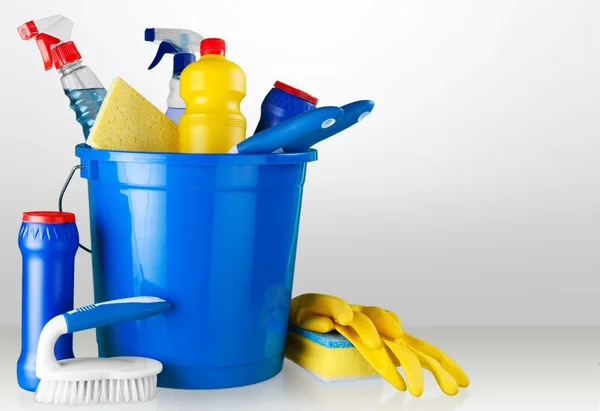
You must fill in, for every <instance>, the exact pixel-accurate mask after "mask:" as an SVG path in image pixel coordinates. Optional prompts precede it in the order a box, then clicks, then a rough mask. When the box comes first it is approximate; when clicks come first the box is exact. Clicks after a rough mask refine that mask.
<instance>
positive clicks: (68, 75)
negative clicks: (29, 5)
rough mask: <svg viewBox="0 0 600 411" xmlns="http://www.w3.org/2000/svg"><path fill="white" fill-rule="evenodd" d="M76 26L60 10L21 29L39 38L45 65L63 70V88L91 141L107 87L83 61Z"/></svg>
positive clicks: (26, 36) (25, 36) (25, 35)
mask: <svg viewBox="0 0 600 411" xmlns="http://www.w3.org/2000/svg"><path fill="white" fill-rule="evenodd" d="M72 28H73V22H72V21H71V20H70V19H68V18H66V17H64V16H61V15H60V14H57V15H55V16H50V17H45V18H43V19H38V20H31V21H28V22H26V23H25V24H22V25H21V26H19V27H18V28H17V30H18V32H19V35H20V36H21V38H22V39H23V40H31V39H35V42H36V43H37V46H38V48H39V49H40V53H41V56H42V60H43V61H44V69H45V70H50V69H51V68H52V66H54V68H56V70H58V71H59V73H60V74H61V79H60V82H61V83H62V87H63V90H64V92H65V94H66V95H67V97H68V98H69V102H70V104H71V109H72V110H73V111H74V112H75V118H76V119H77V122H78V123H79V124H81V127H82V128H83V135H84V137H85V140H86V141H87V138H88V135H89V134H90V130H91V128H92V126H93V125H94V122H95V121H96V116H97V115H98V111H99V110H100V106H101V105H102V102H103V101H104V98H105V97H106V89H105V88H104V87H103V86H102V83H100V80H98V78H97V77H96V75H95V74H94V73H93V72H92V70H91V69H90V68H88V67H87V66H85V65H84V64H83V62H82V60H81V54H80V53H79V51H78V50H77V47H76V46H75V43H73V42H72V41H71V40H70V37H71V29H72Z"/></svg>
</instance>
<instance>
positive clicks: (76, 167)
mask: <svg viewBox="0 0 600 411" xmlns="http://www.w3.org/2000/svg"><path fill="white" fill-rule="evenodd" d="M82 168H85V166H84V165H82V164H79V165H76V166H75V167H73V168H72V169H71V172H70V173H69V176H68V177H67V181H65V184H64V185H63V187H62V189H61V190H60V195H59V196H58V211H60V212H62V210H63V207H62V203H63V197H64V196H65V191H67V187H68V186H69V183H70V182H71V179H72V178H73V174H75V171H77V170H79V169H82ZM79 248H81V249H82V250H84V251H87V252H88V253H90V254H91V253H92V250H90V249H89V248H87V247H86V246H84V245H83V244H81V243H79Z"/></svg>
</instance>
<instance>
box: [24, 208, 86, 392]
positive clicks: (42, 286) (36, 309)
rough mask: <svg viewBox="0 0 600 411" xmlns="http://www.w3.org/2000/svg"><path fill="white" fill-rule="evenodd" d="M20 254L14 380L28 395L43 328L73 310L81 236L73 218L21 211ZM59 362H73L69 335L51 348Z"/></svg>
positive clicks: (33, 387) (33, 383) (58, 213)
mask: <svg viewBox="0 0 600 411" xmlns="http://www.w3.org/2000/svg"><path fill="white" fill-rule="evenodd" d="M18 244H19V249H20V251H21V256H22V276H23V277H22V300H21V353H20V355H19V359H18V360H17V367H16V371H17V381H18V383H19V386H20V387H21V388H23V389H24V390H27V391H35V390H36V388H37V385H38V383H39V381H40V380H39V378H37V376H36V373H35V370H36V353H37V345H38V340H39V337H40V334H41V332H42V329H43V328H44V325H46V323H47V322H48V321H50V320H51V319H52V318H54V317H55V316H57V315H59V314H63V313H65V312H67V311H70V310H72V309H73V294H74V281H75V274H74V273H75V268H74V267H75V255H76V253H77V248H78V246H79V232H78V231H77V225H76V223H75V214H73V213H67V212H61V211H28V212H24V213H23V221H22V223H21V229H20V230H19V240H18ZM54 354H55V356H56V359H57V360H63V359H67V358H73V357H74V355H73V336H72V334H65V335H63V336H61V337H60V338H59V339H58V341H57V343H56V345H55V347H54Z"/></svg>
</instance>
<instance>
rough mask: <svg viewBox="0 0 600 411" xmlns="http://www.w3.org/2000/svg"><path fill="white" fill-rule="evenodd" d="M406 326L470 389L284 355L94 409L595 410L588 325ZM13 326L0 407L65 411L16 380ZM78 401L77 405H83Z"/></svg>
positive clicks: (597, 344) (87, 338) (1, 344)
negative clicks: (229, 380)
mask: <svg viewBox="0 0 600 411" xmlns="http://www.w3.org/2000/svg"><path fill="white" fill-rule="evenodd" d="M407 331H410V332H412V334H414V335H416V336H418V337H420V338H422V339H424V340H425V341H428V342H430V343H432V344H434V345H436V346H438V347H439V348H441V349H442V350H444V351H446V352H447V353H448V354H449V355H450V356H452V357H453V358H454V359H455V360H457V361H458V362H459V364H461V366H462V367H463V368H464V369H465V370H466V372H467V373H468V375H469V377H470V379H471V386H470V387H469V388H467V389H462V390H461V391H460V392H459V394H458V395H456V396H454V397H449V396H445V395H444V394H443V393H442V392H441V391H440V390H439V388H438V387H437V385H436V383H435V380H434V379H433V377H432V376H431V375H430V374H429V372H426V375H425V393H424V394H423V396H421V397H420V398H413V397H411V396H410V394H408V393H405V392H398V391H396V390H395V389H393V388H392V387H391V386H390V385H388V384H387V383H386V382H385V381H384V380H365V381H355V382H342V383H329V384H326V383H323V382H320V381H318V380H316V379H315V378H314V377H313V376H311V375H310V374H308V373H307V372H306V371H304V370H303V369H301V368H300V367H298V366H297V365H296V364H293V363H291V362H289V361H287V360H286V363H285V366H284V369H283V371H282V372H281V373H280V374H279V375H278V376H276V377H275V378H273V379H271V380H269V381H265V382H263V383H260V384H255V385H252V386H247V387H240V388H235V389H224V390H208V391H185V390H172V389H163V388H159V389H158V394H157V396H156V398H155V399H154V400H153V401H150V402H147V403H140V404H123V405H95V406H93V407H87V408H88V409H94V410H97V411H103V410H131V411H138V410H148V411H150V410H168V411H185V410H195V411H197V410H261V411H267V410H286V411H287V410H289V411H299V410H307V411H317V410H327V411H331V410H346V411H350V410H361V411H363V410H405V411H409V410H410V411H437V410H440V411H442V410H443V411H458V410H460V411H466V410H473V411H475V410H477V411H483V410H485V411H487V410H502V411H507V410H509V411H515V410H521V409H522V410H544V411H548V410H561V411H579V410H598V409H599V408H598V407H599V396H598V393H599V389H598V388H599V378H598V377H599V367H598V362H599V359H600V354H599V353H600V339H599V338H598V337H599V333H598V330H597V329H581V328H574V329H524V328H521V329H515V328H506V329H482V328H471V329H450V328H448V329H443V328H442V329H431V328H416V329H415V328H413V329H408V328H407ZM95 350H96V345H95V341H94V334H93V332H91V331H86V332H83V333H78V334H76V335H75V354H76V356H77V355H80V356H89V355H94V354H95V352H96V351H95ZM19 351H20V333H19V329H18V328H0V387H1V388H0V389H1V391H0V410H1V411H19V410H39V411H42V410H48V411H52V410H64V409H72V407H60V406H47V405H43V404H36V403H34V401H33V394H32V393H30V392H27V391H24V390H21V389H20V388H19V386H18V385H17V382H16V374H15V364H16V360H17V358H18V356H19ZM84 408H86V407H84Z"/></svg>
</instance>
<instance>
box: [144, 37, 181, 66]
mask: <svg viewBox="0 0 600 411" xmlns="http://www.w3.org/2000/svg"><path fill="white" fill-rule="evenodd" d="M167 53H169V54H177V53H179V49H178V48H177V47H175V46H174V45H173V44H171V43H169V42H168V41H163V42H162V43H160V46H158V51H157V52H156V56H154V60H152V63H150V67H148V70H152V69H153V68H154V67H156V65H157V64H158V63H160V60H161V59H162V58H163V56H164V55H165V54H167Z"/></svg>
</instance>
